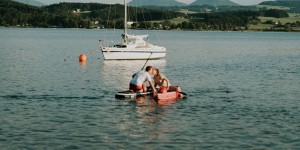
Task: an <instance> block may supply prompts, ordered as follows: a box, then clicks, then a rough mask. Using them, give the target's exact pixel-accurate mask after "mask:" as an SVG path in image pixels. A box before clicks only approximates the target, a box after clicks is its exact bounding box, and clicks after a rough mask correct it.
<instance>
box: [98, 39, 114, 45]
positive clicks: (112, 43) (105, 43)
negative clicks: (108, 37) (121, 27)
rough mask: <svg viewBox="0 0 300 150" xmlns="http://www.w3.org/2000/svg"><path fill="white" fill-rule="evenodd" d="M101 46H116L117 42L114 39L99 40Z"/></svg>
mask: <svg viewBox="0 0 300 150" xmlns="http://www.w3.org/2000/svg"><path fill="white" fill-rule="evenodd" d="M99 42H100V47H114V46H115V45H116V44H115V43H114V42H113V41H105V40H99Z"/></svg>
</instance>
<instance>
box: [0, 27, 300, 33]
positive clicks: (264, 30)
mask: <svg viewBox="0 0 300 150" xmlns="http://www.w3.org/2000/svg"><path fill="white" fill-rule="evenodd" d="M0 28H7V29H8V28H14V29H16V28H20V29H85V30H122V29H113V28H107V29H106V28H104V29H101V28H59V27H57V28H43V27H32V26H28V27H24V26H22V27H21V26H9V27H5V26H0ZM131 30H150V31H151V30H152V29H131ZM161 31H204V32H205V31H218V32H296V33H297V32H300V30H289V31H285V30H270V29H257V30H253V29H250V30H182V29H173V30H172V29H171V30H163V29H161Z"/></svg>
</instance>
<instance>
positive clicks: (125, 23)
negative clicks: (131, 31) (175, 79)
mask: <svg viewBox="0 0 300 150" xmlns="http://www.w3.org/2000/svg"><path fill="white" fill-rule="evenodd" d="M124 7H125V12H124V14H125V16H124V34H125V36H126V35H127V2H126V0H124Z"/></svg>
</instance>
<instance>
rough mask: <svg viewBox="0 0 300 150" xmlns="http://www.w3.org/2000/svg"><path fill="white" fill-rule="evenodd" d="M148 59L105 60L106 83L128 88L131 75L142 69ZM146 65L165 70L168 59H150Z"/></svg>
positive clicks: (104, 74)
mask: <svg viewBox="0 0 300 150" xmlns="http://www.w3.org/2000/svg"><path fill="white" fill-rule="evenodd" d="M145 63H146V60H121V61H120V60H116V61H114V60H110V61H103V64H102V70H101V76H102V78H103V79H104V81H107V82H104V84H106V83H108V82H109V84H112V82H111V81H115V82H113V84H114V85H107V86H113V87H116V88H117V90H124V89H128V84H129V81H130V79H131V76H132V75H133V74H134V73H136V72H138V71H140V70H141V69H142V67H143V66H144V64H145ZM146 66H153V67H155V68H159V69H160V70H162V71H164V70H165V68H166V60H165V59H158V60H149V61H148V62H147V64H146Z"/></svg>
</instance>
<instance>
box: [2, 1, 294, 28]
mask: <svg viewBox="0 0 300 150" xmlns="http://www.w3.org/2000/svg"><path fill="white" fill-rule="evenodd" d="M197 8H198V9H199V10H200V9H201V10H203V9H204V6H202V7H201V6H199V7H195V6H193V8H192V9H193V10H196V9H197ZM206 8H210V7H208V6H207V7H206ZM239 8H241V9H234V11H233V10H231V11H230V10H227V11H225V8H224V7H222V11H219V12H217V11H213V12H194V13H184V12H182V11H178V10H180V9H181V8H178V7H176V8H164V9H160V8H159V7H152V8H151V7H149V8H146V7H144V8H142V7H129V8H128V20H130V21H131V22H132V24H131V28H133V29H148V30H151V29H152V30H154V29H157V30H179V29H180V30H223V31H227V30H237V31H239V30H249V29H250V27H251V25H258V24H272V25H273V26H272V27H273V28H269V29H268V30H282V31H292V30H293V27H296V28H298V27H299V26H300V22H299V21H296V22H291V23H289V24H288V26H287V24H278V23H275V22H274V21H272V20H267V21H265V22H262V21H261V19H260V17H272V18H287V17H289V14H288V13H287V11H286V10H278V9H262V10H254V9H253V8H251V9H250V10H247V9H245V8H243V7H239ZM174 19H175V20H177V21H175V22H174V21H173V20H174ZM123 22H124V6H123V5H120V4H114V5H112V4H100V3H59V4H53V5H48V6H43V7H35V6H30V5H26V4H22V3H18V2H14V1H11V0H0V26H2V27H39V28H40V27H42V28H115V29H122V28H124V23H123ZM274 27H277V28H274ZM287 28H288V29H287ZM266 30H267V29H266Z"/></svg>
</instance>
